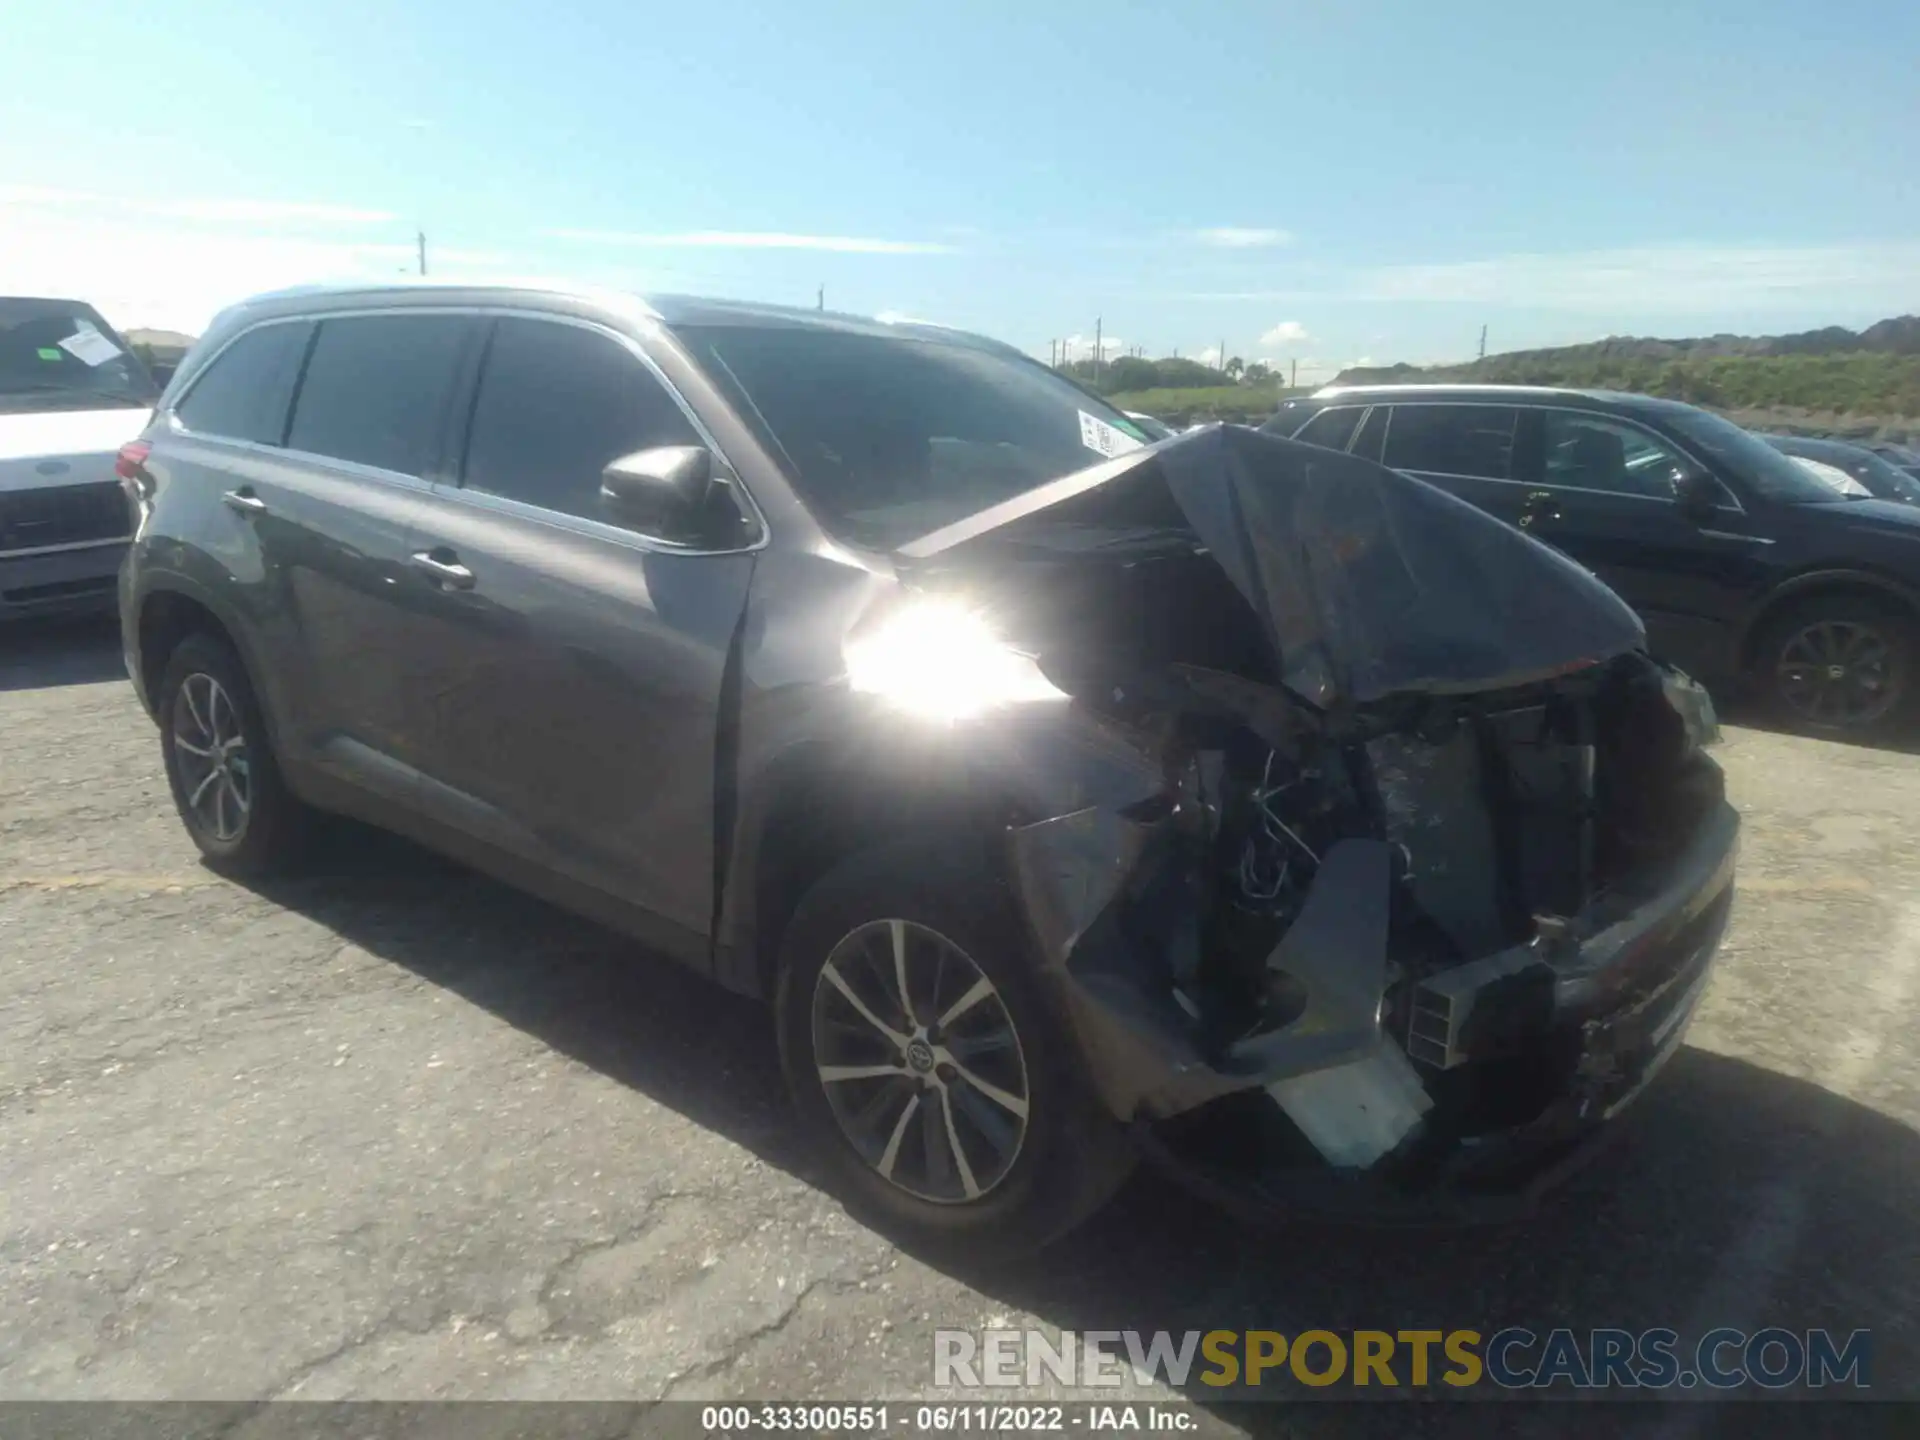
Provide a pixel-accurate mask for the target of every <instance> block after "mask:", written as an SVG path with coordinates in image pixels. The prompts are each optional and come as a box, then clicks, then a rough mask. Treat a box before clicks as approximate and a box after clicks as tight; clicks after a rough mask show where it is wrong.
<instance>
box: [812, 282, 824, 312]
mask: <svg viewBox="0 0 1920 1440" xmlns="http://www.w3.org/2000/svg"><path fill="white" fill-rule="evenodd" d="M813 308H814V309H816V310H824V309H826V308H827V287H826V286H824V285H822V286H821V287H820V293H819V294H817V295H815V296H814V297H813Z"/></svg>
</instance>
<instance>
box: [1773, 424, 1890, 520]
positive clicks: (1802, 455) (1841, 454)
mask: <svg viewBox="0 0 1920 1440" xmlns="http://www.w3.org/2000/svg"><path fill="white" fill-rule="evenodd" d="M1760 438H1761V439H1763V440H1765V441H1766V442H1767V443H1768V444H1769V445H1771V446H1773V448H1774V449H1776V450H1778V451H1779V452H1780V453H1781V454H1782V455H1791V456H1792V457H1793V458H1794V459H1796V460H1798V461H1800V462H1801V463H1803V464H1812V465H1819V466H1824V467H1825V468H1826V469H1828V470H1832V471H1837V472H1838V473H1839V475H1840V476H1841V478H1842V479H1845V480H1850V481H1851V482H1852V486H1851V487H1849V486H1841V487H1840V488H1841V490H1842V491H1843V493H1844V492H1847V491H1849V490H1850V489H1851V491H1852V493H1857V494H1862V495H1872V496H1874V497H1875V498H1877V499H1881V500H1900V501H1903V502H1905V503H1906V504H1908V505H1920V479H1915V478H1914V477H1913V476H1912V475H1909V474H1908V473H1907V472H1906V471H1904V470H1902V469H1901V468H1900V467H1899V466H1898V465H1895V464H1894V463H1893V462H1892V461H1890V460H1887V459H1885V458H1884V457H1882V456H1879V455H1876V454H1874V452H1873V451H1871V450H1869V449H1867V448H1866V447H1865V446H1862V445H1849V444H1847V443H1846V442H1845V441H1841V440H1811V439H1808V438H1807V437H1805V436H1802V435H1763V436H1761V437H1760ZM1816 473H1818V472H1816ZM1822 478H1823V479H1825V478H1826V477H1825V476H1822ZM1828 483H1830V484H1831V483H1832V482H1831V481H1829V482H1828Z"/></svg>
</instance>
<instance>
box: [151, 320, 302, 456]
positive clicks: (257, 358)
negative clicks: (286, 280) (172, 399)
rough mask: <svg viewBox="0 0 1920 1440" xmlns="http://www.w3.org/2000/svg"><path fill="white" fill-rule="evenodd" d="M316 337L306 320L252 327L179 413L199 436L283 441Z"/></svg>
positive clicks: (217, 360)
mask: <svg viewBox="0 0 1920 1440" xmlns="http://www.w3.org/2000/svg"><path fill="white" fill-rule="evenodd" d="M312 335H313V326H312V325H311V324H310V323H308V322H306V321H290V322H286V323H282V324H274V325H262V326H260V327H259V328H258V329H256V330H249V331H248V332H247V333H246V334H244V335H242V336H241V337H240V338H239V339H238V340H236V341H234V342H233V343H232V344H231V345H229V346H227V348H226V349H224V350H222V351H221V352H220V354H219V355H218V356H216V357H215V359H214V361H213V363H212V364H211V365H209V366H208V367H207V368H206V371H205V372H204V373H203V374H202V375H201V376H200V378H199V379H197V380H195V381H194V382H193V388H192V389H191V390H189V391H188V392H187V396H186V398H185V399H184V400H182V401H181V402H180V403H179V404H178V405H176V406H175V407H174V414H175V415H177V416H178V417H179V419H180V423H181V424H182V425H184V426H185V427H186V428H187V429H188V430H189V431H191V432H192V433H194V434H196V435H216V436H219V437H221V438H222V439H227V440H251V441H253V442H254V443H255V444H257V445H278V444H279V443H280V440H281V437H282V436H283V435H285V434H286V430H287V404H288V402H289V401H291V400H292V399H293V386H294V382H295V381H296V380H297V379H298V378H299V376H300V362H301V360H302V359H304V358H305V356H306V353H307V341H308V340H309V339H310V338H311V337H312Z"/></svg>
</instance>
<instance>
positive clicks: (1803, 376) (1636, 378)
mask: <svg viewBox="0 0 1920 1440" xmlns="http://www.w3.org/2000/svg"><path fill="white" fill-rule="evenodd" d="M1448 380H1452V381H1476V382H1479V383H1482V384H1498V385H1569V386H1575V387H1579V388H1582V389H1588V388H1591V389H1605V390H1628V391H1633V392H1635V393H1638V394H1645V395H1665V396H1669V397H1671V398H1672V399H1675V400H1686V401H1689V402H1691V403H1693V404H1696V405H1705V406H1709V407H1711V408H1713V409H1715V410H1722V411H1726V412H1728V413H1729V414H1733V415H1735V416H1736V417H1757V420H1758V421H1759V423H1765V421H1766V419H1767V418H1768V417H1772V418H1774V419H1776V420H1778V421H1780V422H1783V423H1784V422H1786V421H1794V422H1798V425H1797V428H1802V429H1823V430H1831V431H1836V432H1844V433H1849V434H1871V433H1874V432H1876V431H1882V432H1886V433H1908V432H1911V431H1913V430H1915V429H1920V316H1914V315H1903V316H1900V317H1898V318H1895V319H1890V320H1882V321H1880V322H1879V323H1878V324H1877V325H1871V326H1869V327H1868V328H1867V329H1865V330H1862V331H1857V332H1856V331H1852V330H1846V329H1842V328H1841V327H1839V326H1829V327H1828V328H1826V329H1824V330H1810V331H1805V332H1803V333H1800V334H1795V335H1762V336H1740V335H1713V336H1707V337H1703V338H1699V339H1692V340H1651V339H1638V338H1614V339H1608V340H1599V341H1595V342H1593V343H1592V344H1588V345H1566V346H1560V347H1558V348H1555V349H1550V350H1516V351H1512V352H1510V353H1508V354H1504V355H1489V356H1487V358H1486V359H1484V360H1475V361H1469V362H1466V363H1464V364H1459V365H1439V366H1426V367H1419V366H1413V365H1391V366H1383V367H1368V368H1366V369H1352V370H1347V371H1344V372H1342V373H1341V375H1340V376H1339V377H1338V379H1337V380H1336V382H1335V383H1336V384H1350V385H1351V384H1366V383H1375V384H1378V383H1391V384H1417V383H1420V382H1423V381H1424V382H1433V381H1448Z"/></svg>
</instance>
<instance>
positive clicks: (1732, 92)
mask: <svg viewBox="0 0 1920 1440" xmlns="http://www.w3.org/2000/svg"><path fill="white" fill-rule="evenodd" d="M1576 9H1577V11H1578V12H1579V13H1578V14H1575V13H1573V12H1574V11H1575V10H1576ZM273 11H281V12H283V13H278V14H276V13H271V12H273ZM1676 12H1677V13H1676ZM5 33H6V35H7V46H6V51H7V56H6V70H7V73H8V74H9V75H11V76H14V77H16V82H18V81H19V79H20V77H24V83H13V84H9V85H7V86H5V87H0V291H19V290H50V289H59V290H67V291H78V292H82V293H86V294H88V295H92V296H97V297H98V298H99V300H100V302H101V304H102V308H103V309H106V310H107V311H108V314H109V318H111V319H113V320H114V321H115V322H116V323H120V324H123V325H138V324H142V323H156V324H161V325H170V326H174V327H176V328H188V329H192V328H196V327H197V326H199V325H200V324H203V323H204V321H205V319H206V318H207V315H208V314H209V313H210V312H211V310H212V309H213V308H215V307H216V306H217V305H219V304H221V303H224V302H225V301H227V300H231V299H234V298H238V296H239V295H240V294H244V293H246V292H247V291H249V290H252V289H258V288H264V287H266V286H272V285H279V284H284V283H291V282H295V281H299V280H305V279H317V278H327V277H333V276H342V277H345V276H356V275H386V274H395V273H398V272H399V271H400V270H402V269H403V268H406V267H408V266H409V264H410V261H411V254H412V236H413V233H414V230H415V228H416V226H420V227H424V228H425V230H426V231H427V234H428V236H429V241H430V263H431V264H432V265H433V268H434V269H436V270H437V271H439V272H441V273H445V274H449V275H454V274H470V275H473V276H503V277H504V276H512V275H539V276H569V277H574V278H579V279H582V280H587V281H591V282H594V283H601V284H611V285H619V286H632V287H639V288H650V289H667V290H691V291H697V292H708V293H721V294H732V295H743V296H750V297H753V298H759V299H773V300H784V301H790V302H794V303H801V304H810V303H812V301H813V298H814V293H815V287H816V286H818V285H821V284H824V285H825V286H826V290H827V299H828V303H829V305H830V306H832V307H833V308H838V309H848V310H855V311H861V312H868V313H874V312H898V313H901V314H907V315H913V316H916V317H921V318H927V319H933V320H939V321H943V322H946V323H951V324H957V325H963V326H966V327H969V328H974V329H979V330H984V331H987V332H989V333H992V334H995V335H998V336H1000V337H1002V338H1004V339H1007V340H1010V341H1012V342H1014V343H1016V344H1019V345H1022V346H1024V347H1026V348H1027V349H1029V350H1033V351H1035V352H1037V353H1040V354H1046V353H1047V351H1048V346H1049V342H1050V341H1052V340H1055V339H1059V338H1063V337H1080V339H1079V343H1081V344H1085V343H1087V342H1089V341H1090V340H1091V337H1092V334H1093V329H1094V322H1095V319H1096V317H1097V318H1099V319H1101V320H1102V321H1103V322H1104V328H1105V333H1106V335H1107V336H1109V337H1117V338H1118V340H1119V342H1120V343H1121V344H1122V345H1124V346H1128V347H1131V346H1134V345H1141V346H1145V347H1146V349H1147V352H1148V353H1149V354H1160V353H1165V352H1167V351H1168V350H1171V349H1173V348H1175V347H1178V349H1179V350H1180V353H1182V354H1195V353H1199V352H1201V351H1202V350H1203V349H1206V348H1207V347H1212V346H1217V345H1218V344H1219V342H1220V341H1221V340H1222V339H1225V341H1226V343H1227V347H1228V350H1229V353H1232V354H1240V355H1244V356H1247V357H1249V358H1251V357H1254V356H1268V357H1271V358H1275V359H1281V360H1287V359H1297V360H1299V361H1300V362H1301V364H1302V366H1303V372H1304V373H1303V374H1302V377H1301V378H1302V379H1303V380H1304V379H1307V378H1309V375H1310V374H1312V372H1313V371H1314V370H1315V369H1318V368H1322V367H1324V368H1326V369H1328V370H1331V368H1333V367H1337V366H1338V365H1340V364H1343V363H1346V362H1349V361H1352V360H1355V359H1358V358H1361V357H1367V358H1372V359H1376V360H1390V359H1410V360H1433V359H1444V358H1453V357H1459V356H1462V355H1466V354H1470V353H1471V352H1472V349H1473V347H1474V345H1475V343H1476V341H1477V338H1478V333H1479V328H1480V326H1481V324H1482V323H1485V324H1487V325H1488V326H1489V348H1490V349H1494V350H1499V349H1508V348H1515V347H1518V346H1523V345H1535V344H1547V343H1556V342H1562V341H1571V340H1580V339H1588V338H1594V337H1597V336H1600V335H1604V334H1624V333H1635V334H1646V333H1664V334H1696V333H1706V332H1714V331H1722V330H1726V331H1755V330H1774V329H1780V328H1805V327H1811V326H1814V325H1820V324H1828V323H1841V324H1852V325H1858V324H1863V323H1867V322H1870V321H1872V320H1875V319H1878V318H1880V317H1882V316H1884V315H1888V314H1894V313H1901V312H1904V311H1910V310H1916V309H1920V178H1916V177H1920V85H1916V84H1915V74H1916V72H1915V69H1914V60H1915V57H1916V56H1920V6H1915V5H1911V4H1906V5H1900V4H1895V3H1893V0H1829V3H1827V4H1824V5H1821V6H1809V5H1807V4H1805V3H1804V0H1796V3H1792V4H1787V3H1779V0H1745V3H1739V4H1731V3H1729V4H1723V5H1712V6H1708V5H1702V4H1692V5H1688V4H1685V3H1684V0H1667V3H1664V4H1663V3H1646V4H1643V3H1640V0H1616V3H1613V4H1609V5H1599V6H1580V7H1570V6H1563V5H1543V4H1528V3H1521V0H1508V3H1501V4H1486V3H1451V4H1433V3H1418V0H1400V3H1392V4H1385V3H1383V4H1371V5H1370V4H1365V3H1352V4H1343V5H1293V4H1256V3H1251V0H1239V3H1204V0H1195V3H1192V4H1189V5H1185V6H1177V5H1168V4H1165V3H1154V4H1138V5H1135V4H1127V3H1118V0H1105V3H1098V4H1095V3H1085V0H1028V3H1025V4H1011V3H1008V4H1003V3H999V0H968V3H966V4H959V3H946V4H921V3H915V0H889V3H878V0H864V3H857V4H856V3H810V4H793V3H787V4H777V3H770V4H747V3H736V0H702V3H699V4H693V5H672V6H664V5H656V4H648V3H638V4H633V3H619V0H574V3H566V0H549V3H546V4H541V5H527V4H507V3H502V0H464V3H459V4H455V3H452V0H433V3H418V0H415V3H408V0H389V3H383V4H364V3H355V0H336V3H331V4H329V5H326V6H319V5H286V6H268V5H263V4H259V3H257V0H250V3H231V0H173V3H171V4H168V5H154V4H152V3H151V0H140V3H121V0H91V3H88V4H84V5H81V4H45V3H40V4H35V3H31V0H8V3H7V5H6V18H5Z"/></svg>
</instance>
